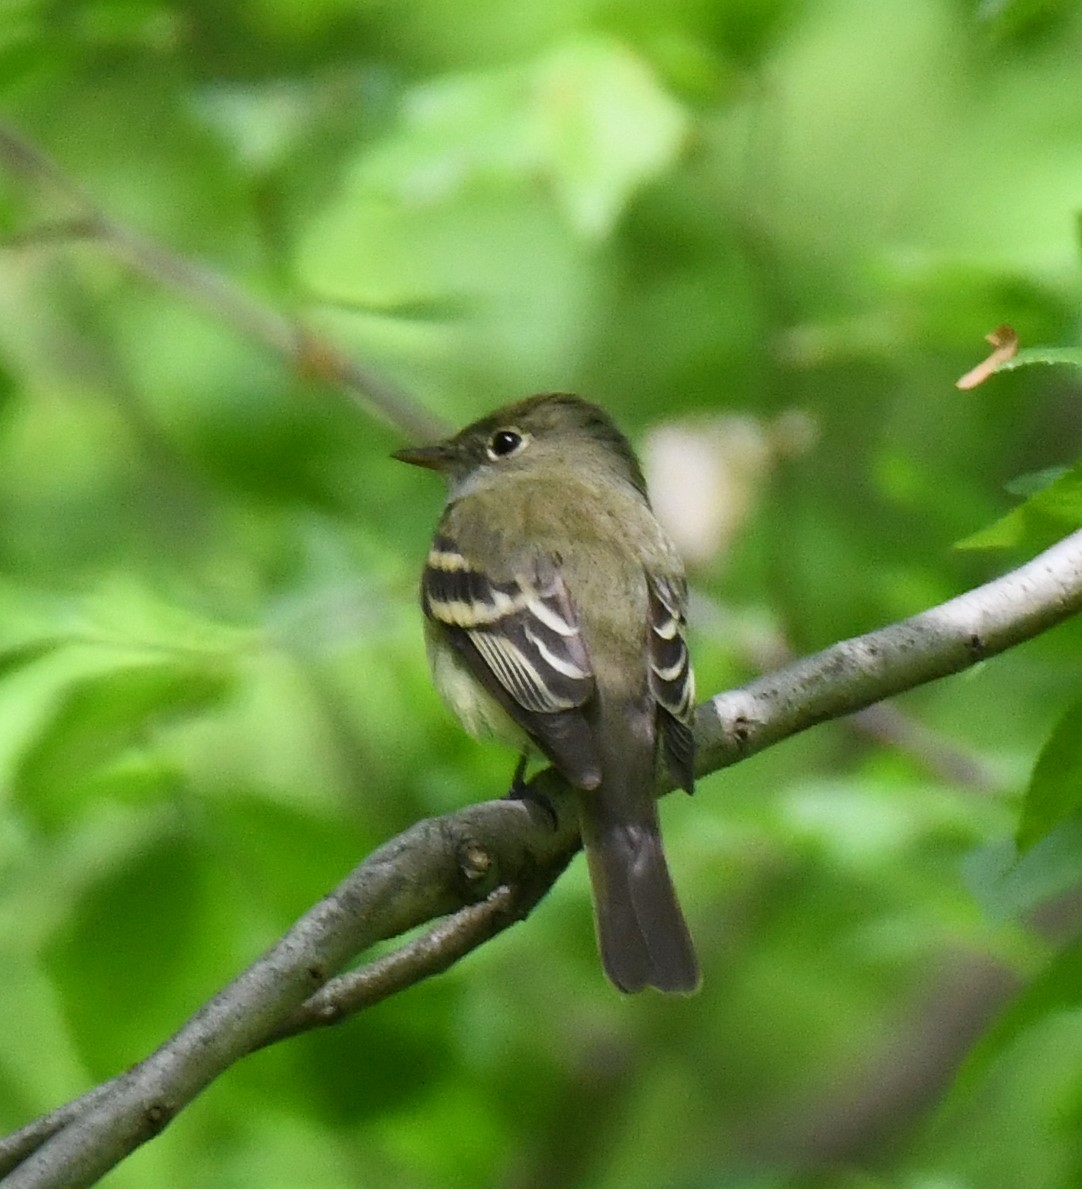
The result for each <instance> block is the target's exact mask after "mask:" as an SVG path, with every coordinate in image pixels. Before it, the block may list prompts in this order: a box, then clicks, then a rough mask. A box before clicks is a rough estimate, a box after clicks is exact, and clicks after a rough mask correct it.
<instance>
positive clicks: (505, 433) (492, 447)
mask: <svg viewBox="0 0 1082 1189" xmlns="http://www.w3.org/2000/svg"><path fill="white" fill-rule="evenodd" d="M527 440H528V439H527V438H526V437H525V435H523V434H522V433H520V432H519V431H518V430H517V429H498V430H496V432H495V433H494V434H493V435H492V437H491V438H489V440H488V456H489V458H491V459H493V460H495V459H497V458H508V457H509V456H510V455H512V454H517V453H518V452H519V451H520V450H521V449H522V447H523V446H525V445H526V442H527Z"/></svg>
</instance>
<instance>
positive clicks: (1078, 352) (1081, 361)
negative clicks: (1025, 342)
mask: <svg viewBox="0 0 1082 1189" xmlns="http://www.w3.org/2000/svg"><path fill="white" fill-rule="evenodd" d="M1038 363H1044V364H1067V365H1068V366H1069V367H1077V368H1082V347H1023V348H1022V349H1021V350H1020V351H1019V352H1018V354H1017V355H1015V356H1013V357H1012V358H1011V359H1005V360H1004V361H1003V362H1002V363H1001V364H999V366H998V367H997V368H996V371H997V372H1013V371H1017V370H1018V369H1019V368H1021V367H1032V366H1033V365H1034V364H1038Z"/></svg>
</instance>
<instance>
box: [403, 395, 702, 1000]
mask: <svg viewBox="0 0 1082 1189" xmlns="http://www.w3.org/2000/svg"><path fill="white" fill-rule="evenodd" d="M395 457H396V458H398V459H400V460H401V461H403V462H409V463H413V464H414V465H416V466H423V467H429V468H430V469H432V470H435V471H438V472H440V473H441V474H442V475H443V476H444V478H445V479H446V480H447V484H448V489H449V490H448V495H447V503H446V505H445V507H444V510H443V516H442V518H441V519H440V522H439V526H438V527H437V529H436V535H435V539H434V540H433V542H432V547H431V549H430V551H429V554H428V560H427V562H426V564H425V568H424V573H423V575H422V578H421V602H422V606H423V608H424V613H425V637H426V642H427V646H428V657H429V663H430V665H431V668H432V675H433V679H434V681H435V684H436V687H437V689H438V690H439V692H440V694H441V695H442V697H443V699H444V700H445V701H446V702H447V704H448V705H449V706H450V707H451V709H452V710H453V711H454V712H455V713H456V714H457V715H458V717H459V718H460V719H461V720H462V724H463V726H464V727H465V728H466V730H467V731H469V732H470V733H471V734H472V735H474V736H476V737H483V736H486V735H494V736H496V737H497V738H499V739H502V740H504V741H506V742H509V743H511V744H512V745H513V746H515V747H517V748H519V749H520V751H521V752H522V753H523V755H525V754H527V753H529V752H532V751H540V752H541V753H542V754H543V755H545V756H547V757H548V759H549V760H550V761H551V762H552V763H553V764H554V765H555V766H556V768H557V769H558V770H559V771H560V773H561V774H562V775H563V776H564V777H565V779H566V780H567V781H568V782H569V783H570V784H571V785H572V786H573V787H574V788H575V790H576V791H577V802H578V810H579V821H580V828H581V830H582V840H583V844H584V846H585V848H586V858H587V862H588V865H589V871H590V882H591V885H592V887H593V895H594V911H595V917H596V921H597V936H598V944H599V947H600V950H601V960H602V963H603V965H604V967H605V973H606V974H607V975H608V977H609V978H610V979H611V980H612V982H613V983H614V984H615V985H616V986H617V987H618V988H619V989H620V990H621V991H639V990H642V988H643V987H647V986H653V987H657V988H658V989H659V990H662V991H683V992H690V991H694V990H695V989H696V988H697V987H698V985H699V966H698V962H697V960H696V957H695V949H694V947H693V945H692V942H691V937H690V935H689V934H688V929H687V925H686V924H685V922H684V917H683V914H682V913H681V911H680V906H679V904H678V902H677V899H676V893H675V891H674V890H673V885H672V879H671V877H670V875H669V869H668V866H667V865H666V862H665V852H664V850H663V849H662V845H661V833H660V829H659V826H658V814H657V802H656V800H655V785H656V783H657V770H658V757H659V755H663V756H664V759H665V762H666V764H667V766H668V769H669V772H670V773H671V775H672V777H673V779H674V780H675V781H676V783H677V784H679V785H680V786H681V787H683V788H685V789H687V791H688V792H691V791H692V787H693V783H694V778H695V739H694V736H693V734H692V730H691V720H692V713H693V709H694V705H695V684H694V677H693V675H692V670H691V663H690V660H689V657H688V650H687V644H686V643H685V638H684V635H685V608H686V604H687V584H686V581H685V578H684V568H683V565H682V563H681V561H680V558H679V557H678V556H677V554H676V550H675V548H674V547H673V545H672V543H671V542H670V541H669V539H668V537H667V536H666V534H665V532H664V530H663V529H662V528H661V525H659V524H658V522H657V520H656V519H655V518H654V514H653V512H652V511H651V509H650V502H649V499H648V497H647V493H646V483H645V481H644V479H643V475H642V470H641V468H640V466H639V463H638V460H637V459H636V458H635V455H634V453H633V451H632V449H631V446H630V445H629V444H628V441H627V439H626V438H625V437H624V436H623V434H622V433H621V432H620V431H619V430H618V429H617V428H616V426H615V425H614V424H613V422H612V421H611V419H610V418H609V416H608V414H607V413H605V412H604V411H603V410H602V409H600V408H598V407H597V406H596V405H592V404H589V403H588V402H587V401H584V400H580V399H579V398H578V397H575V396H569V395H564V394H560V393H557V394H549V395H543V396H533V397H530V398H529V399H528V400H524V401H520V402H519V403H517V404H512V405H507V406H506V407H504V408H502V409H499V410H497V411H496V412H495V413H492V414H490V415H489V416H488V417H484V418H482V419H481V420H480V421H476V422H474V424H472V425H469V426H467V427H466V428H465V429H464V430H462V431H461V432H460V433H458V434H457V435H456V436H455V437H453V438H450V439H448V440H447V441H445V442H440V443H438V444H436V445H433V446H421V447H417V448H414V449H408V450H400V451H398V453H397V454H396V455H395ZM520 771H521V769H520Z"/></svg>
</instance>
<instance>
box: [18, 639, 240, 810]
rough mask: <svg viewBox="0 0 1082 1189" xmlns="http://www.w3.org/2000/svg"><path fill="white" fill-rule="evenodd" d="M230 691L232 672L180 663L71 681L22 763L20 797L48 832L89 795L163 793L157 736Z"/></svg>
mask: <svg viewBox="0 0 1082 1189" xmlns="http://www.w3.org/2000/svg"><path fill="white" fill-rule="evenodd" d="M230 688H231V677H230V676H229V675H228V674H227V673H225V672H223V671H220V670H216V669H214V668H213V667H211V666H201V665H195V664H184V663H180V662H177V661H175V660H165V661H160V662H157V663H144V664H131V665H118V666H117V667H116V668H113V669H110V670H109V671H107V672H104V673H91V674H88V675H86V676H83V677H81V678H79V679H77V680H75V681H73V682H71V684H70V685H68V686H67V687H66V688H65V690H64V691H63V693H62V694H61V696H60V698H59V699H58V702H57V705H56V707H55V710H54V712H53V715H52V717H51V719H50V721H49V722H48V723H47V725H46V726H45V728H44V730H43V731H42V732H41V733H40V735H39V736H38V737H37V739H36V740H35V741H34V743H33V744H32V745H31V746H30V747H29V748H28V749H27V750H26V752H25V753H24V754H23V757H22V760H21V763H20V764H19V765H18V768H17V771H16V775H15V782H14V783H15V788H16V790H17V795H18V797H19V799H20V800H21V801H22V802H23V804H24V806H25V808H26V809H27V811H28V812H29V813H30V814H31V815H32V816H34V817H35V818H36V819H37V820H38V823H39V825H42V826H45V827H48V826H50V825H56V824H58V823H59V822H61V821H64V820H66V819H68V818H69V817H70V816H71V814H72V812H73V810H74V809H75V808H76V807H77V806H78V805H79V804H80V803H81V802H83V801H85V800H87V799H88V798H90V797H92V796H98V795H101V794H103V793H109V794H110V795H113V796H115V795H118V794H123V795H131V794H133V793H141V792H144V791H146V790H147V789H148V788H152V787H161V784H162V781H163V780H168V779H170V772H171V769H170V768H169V766H168V764H164V765H163V757H162V756H160V755H158V754H157V753H156V743H157V742H158V735H157V733H158V732H159V731H160V730H161V728H162V727H163V726H164V725H165V724H167V723H169V722H170V721H173V720H175V719H177V718H180V717H182V716H184V715H191V714H194V713H196V712H197V711H200V710H205V709H207V708H208V707H211V706H213V705H215V704H217V703H219V702H220V701H221V699H222V698H223V697H224V696H225V694H226V693H227V692H228V690H229V689H230Z"/></svg>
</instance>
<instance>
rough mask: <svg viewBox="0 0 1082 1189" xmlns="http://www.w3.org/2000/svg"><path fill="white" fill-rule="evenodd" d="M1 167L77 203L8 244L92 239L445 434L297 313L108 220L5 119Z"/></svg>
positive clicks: (391, 419)
mask: <svg viewBox="0 0 1082 1189" xmlns="http://www.w3.org/2000/svg"><path fill="white" fill-rule="evenodd" d="M0 168H4V169H6V170H7V171H8V172H9V173H12V174H15V175H17V176H19V177H21V178H22V179H23V180H24V181H26V182H28V183H30V184H31V185H33V186H34V187H36V188H37V189H39V190H43V191H44V192H46V193H47V194H50V195H52V196H55V197H58V198H60V199H62V200H63V201H64V202H65V203H67V204H69V205H70V206H72V207H73V208H74V210H73V214H72V215H71V216H70V217H69V218H67V219H58V220H54V221H52V222H50V223H46V224H43V225H42V226H41V227H40V228H37V229H35V230H34V231H30V232H22V233H18V234H17V235H16V236H14V237H12V238H11V239H9V240H8V241H7V242H8V244H9V246H11V245H19V246H23V247H25V246H28V245H32V244H37V243H41V244H45V243H56V242H59V241H61V239H63V238H66V239H69V240H72V241H76V240H77V241H83V242H85V241H90V242H93V243H96V244H97V245H98V246H99V247H101V248H102V249H103V250H105V251H106V252H108V253H109V254H110V255H111V256H112V257H113V258H114V259H116V260H117V261H119V262H120V263H121V264H123V265H124V266H125V267H126V268H128V269H130V270H131V271H132V272H133V273H135V274H136V275H138V276H141V277H143V278H144V279H145V280H148V281H151V282H152V283H153V284H155V285H159V286H160V287H162V288H164V289H169V290H172V292H174V293H176V294H177V295H178V296H180V297H182V298H184V299H185V300H186V301H188V302H190V303H191V304H192V305H193V306H195V307H197V308H198V309H201V310H203V311H205V312H206V313H208V314H210V315H211V316H212V317H213V318H214V319H215V321H217V322H220V323H222V324H223V325H225V326H229V327H231V328H232V329H233V330H234V331H236V332H237V334H239V335H242V336H243V337H244V338H248V339H254V340H255V341H256V342H257V343H259V344H261V345H262V346H263V347H265V348H266V349H267V350H269V351H271V352H272V353H273V354H275V355H277V356H278V357H279V358H280V359H281V360H282V361H283V362H284V363H285V365H286V366H287V367H288V368H289V369H290V370H291V371H292V372H294V373H295V374H297V375H300V376H303V377H305V378H310V379H318V380H322V381H324V382H326V383H329V384H334V385H336V386H337V387H339V388H341V389H342V390H343V391H344V392H346V393H347V394H348V395H349V396H350V397H352V398H353V399H354V400H355V401H357V402H358V403H359V404H360V405H361V406H362V408H364V409H365V410H366V411H367V412H369V413H373V414H375V415H376V416H378V417H380V418H381V419H382V420H384V421H386V422H387V423H388V424H389V425H392V426H394V427H395V428H396V429H399V430H401V431H402V433H403V434H405V435H406V436H407V437H408V438H410V439H411V440H416V441H418V442H425V441H433V440H435V439H437V438H441V437H444V436H446V434H447V431H448V427H447V426H446V425H445V424H444V422H443V421H442V420H441V419H440V418H438V417H436V416H435V415H434V414H432V413H431V412H429V411H428V409H426V408H425V407H424V406H423V405H421V404H420V403H419V402H418V401H416V400H414V398H413V397H411V396H410V395H409V394H408V393H407V392H406V391H405V390H404V389H402V388H400V387H399V386H398V385H397V384H395V383H394V382H393V381H391V380H389V379H388V378H387V377H386V376H384V375H382V374H381V373H379V372H377V371H376V370H375V369H374V368H372V367H369V366H368V365H366V364H363V363H361V362H360V361H359V360H356V359H353V358H351V357H350V356H349V355H348V354H347V353H346V352H345V351H343V350H342V349H341V348H339V347H337V346H336V345H335V344H334V343H332V342H331V341H330V340H328V339H327V338H325V337H323V336H322V335H319V334H316V333H315V332H314V331H312V330H310V329H307V328H305V327H303V326H302V325H300V324H299V323H298V322H297V321H296V320H295V319H294V318H293V317H291V316H289V315H287V314H283V313H281V312H279V311H278V310H275V309H274V308H272V307H271V306H268V305H264V304H263V303H261V302H259V301H257V300H256V299H255V298H254V297H252V296H250V295H249V294H248V293H246V292H245V291H244V290H243V289H241V287H240V286H239V285H237V284H236V283H235V282H233V281H231V280H229V279H228V278H227V277H224V276H222V275H221V274H220V273H218V272H215V271H214V270H213V269H211V268H209V267H207V266H206V265H203V264H200V263H198V262H196V261H194V260H189V259H188V258H187V257H184V256H181V255H180V254H179V253H177V252H173V251H171V250H170V249H168V248H165V247H163V246H162V245H161V244H158V243H155V242H154V241H153V240H151V239H149V238H147V237H146V236H143V235H140V234H139V233H138V232H136V231H134V230H132V229H131V228H128V227H125V226H124V225H123V224H121V223H119V222H117V221H116V220H115V219H113V218H111V217H110V216H109V215H108V214H107V213H106V212H105V211H104V210H102V209H101V207H99V206H98V205H97V204H96V203H95V202H94V201H93V200H92V199H91V198H90V197H89V195H87V194H86V193H85V192H84V191H83V190H82V188H81V187H79V186H78V185H77V184H76V183H75V182H74V181H73V180H72V179H71V178H70V177H69V176H68V175H67V174H66V173H64V171H63V170H62V169H61V168H60V167H59V166H58V165H57V164H56V162H55V161H53V160H52V158H51V157H49V156H48V155H47V154H45V153H44V152H42V150H41V149H39V148H37V147H36V146H35V145H32V144H31V143H30V142H29V141H27V140H25V139H24V138H23V137H22V136H20V135H19V134H18V133H17V132H16V131H15V130H14V129H12V128H10V127H7V126H5V125H3V124H0Z"/></svg>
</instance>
